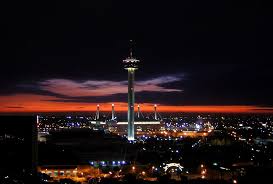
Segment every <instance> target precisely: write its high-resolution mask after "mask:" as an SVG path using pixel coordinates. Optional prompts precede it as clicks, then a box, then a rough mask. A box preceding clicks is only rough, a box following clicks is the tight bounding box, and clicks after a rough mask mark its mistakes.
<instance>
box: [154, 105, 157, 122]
mask: <svg viewBox="0 0 273 184" xmlns="http://www.w3.org/2000/svg"><path fill="white" fill-rule="evenodd" d="M156 107H157V105H156V104H155V105H154V113H155V120H157V112H156Z"/></svg>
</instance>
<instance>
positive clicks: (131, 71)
mask: <svg viewBox="0 0 273 184" xmlns="http://www.w3.org/2000/svg"><path fill="white" fill-rule="evenodd" d="M138 63H139V60H137V59H135V58H134V57H133V52H132V48H131V49H130V55H129V57H127V58H126V59H124V60H123V66H124V69H125V70H127V71H128V130H127V131H128V137H127V138H128V140H129V141H133V140H134V139H135V127H134V114H135V113H134V105H135V90H134V82H135V71H136V70H137V69H138Z"/></svg>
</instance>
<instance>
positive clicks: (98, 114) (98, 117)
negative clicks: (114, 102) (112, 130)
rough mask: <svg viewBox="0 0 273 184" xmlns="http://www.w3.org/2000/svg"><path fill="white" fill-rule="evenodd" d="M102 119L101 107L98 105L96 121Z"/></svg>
mask: <svg viewBox="0 0 273 184" xmlns="http://www.w3.org/2000/svg"><path fill="white" fill-rule="evenodd" d="M98 119H100V105H99V104H98V105H97V112H96V120H98Z"/></svg>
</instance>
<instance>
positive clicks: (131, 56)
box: [130, 40, 133, 58]
mask: <svg viewBox="0 0 273 184" xmlns="http://www.w3.org/2000/svg"><path fill="white" fill-rule="evenodd" d="M130 58H133V40H130Z"/></svg>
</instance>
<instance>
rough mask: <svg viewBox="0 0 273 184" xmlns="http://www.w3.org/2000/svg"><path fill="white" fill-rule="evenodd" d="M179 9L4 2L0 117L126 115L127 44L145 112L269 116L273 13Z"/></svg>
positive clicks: (241, 6)
mask: <svg viewBox="0 0 273 184" xmlns="http://www.w3.org/2000/svg"><path fill="white" fill-rule="evenodd" d="M178 2H179V3H178ZM178 2H177V3H175V2H169V1H168V2H167V1H166V2H165V3H163V2H159V1H143V2H142V1H103V0H98V1H95V0H93V1H74V2H73V3H71V2H66V1H63V2H61V1H58V2H57V1H56V2H54V1H53V2H48V1H43V2H40V1H38V2H37V1H34V2H23V1H22V2H19V1H18V2H13V1H12V2H11V1H7V2H5V3H2V2H1V30H2V34H1V37H0V38H1V40H0V44H1V56H0V57H1V72H0V85H1V87H0V112H2V113H6V112H15V113H17V112H56V111H92V110H95V108H96V107H95V105H96V104H97V103H100V104H101V105H102V109H103V108H104V110H109V109H110V108H111V107H110V104H111V103H115V104H116V106H117V110H126V108H127V107H126V102H127V81H126V80H127V73H126V70H124V69H123V66H122V60H123V59H125V58H126V57H127V56H128V53H129V40H131V39H132V40H134V56H135V57H136V58H137V59H139V60H140V61H141V64H140V67H139V70H138V71H137V73H136V103H140V104H142V106H143V109H144V110H152V105H153V104H159V108H158V109H159V110H161V111H198V112H199V111H200V112H211V111H213V112H273V85H272V84H273V82H272V81H273V72H272V68H273V63H272V59H273V54H272V49H273V46H272V45H273V44H272V43H273V36H272V31H273V19H272V17H273V11H272V9H271V8H270V7H271V6H269V5H267V4H265V3H263V1H256V2H255V1H251V2H249V1H247V2H246V3H243V2H238V1H232V0H226V1H225V0H223V1H219V0H213V1H202V0H189V1H178Z"/></svg>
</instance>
